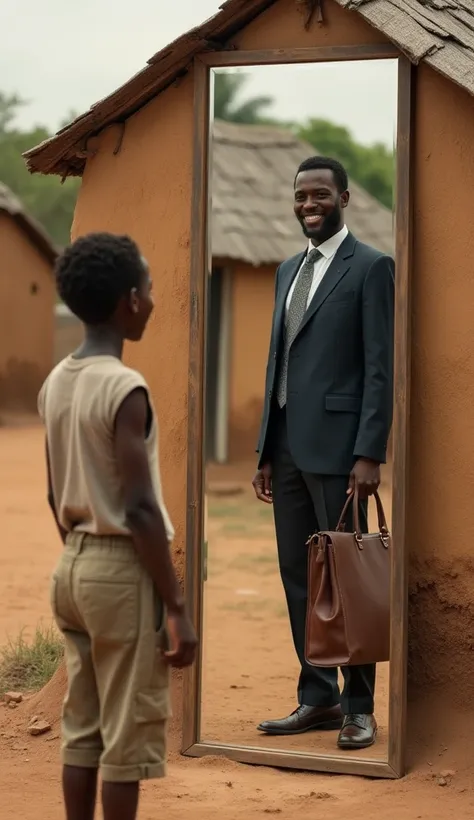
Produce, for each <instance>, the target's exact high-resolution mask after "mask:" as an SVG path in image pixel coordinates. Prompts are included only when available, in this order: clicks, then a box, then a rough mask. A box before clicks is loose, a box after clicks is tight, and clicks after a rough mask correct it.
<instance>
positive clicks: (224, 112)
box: [214, 71, 273, 125]
mask: <svg viewBox="0 0 474 820" xmlns="http://www.w3.org/2000/svg"><path fill="white" fill-rule="evenodd" d="M247 79H248V75H247V74H240V73H237V72H232V73H230V72H228V71H226V72H224V71H216V72H215V73H214V117H215V118H216V120H227V121H228V122H238V123H245V124H246V125H256V124H257V123H261V122H268V119H266V118H265V117H264V116H263V111H264V110H265V109H267V108H268V107H269V106H271V105H272V104H273V99H272V98H271V97H265V96H260V97H252V98H251V99H249V100H244V102H239V100H238V97H239V92H240V91H241V89H242V87H243V86H244V85H245V83H246V82H247Z"/></svg>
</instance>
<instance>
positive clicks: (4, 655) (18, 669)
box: [0, 626, 64, 696]
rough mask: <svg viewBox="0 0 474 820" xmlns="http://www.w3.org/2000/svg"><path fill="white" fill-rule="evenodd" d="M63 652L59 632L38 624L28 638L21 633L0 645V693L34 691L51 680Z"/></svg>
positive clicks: (51, 627)
mask: <svg viewBox="0 0 474 820" xmlns="http://www.w3.org/2000/svg"><path fill="white" fill-rule="evenodd" d="M63 655H64V645H63V641H62V638H61V635H60V634H59V633H58V632H57V630H56V629H55V628H54V627H53V626H50V627H43V626H38V627H37V628H36V632H35V634H34V635H33V638H32V640H31V641H26V640H25V639H24V637H23V633H22V632H21V633H20V635H19V636H18V637H17V638H15V639H10V640H9V641H8V643H7V644H6V645H5V646H3V647H1V648H0V696H2V695H4V694H5V692H11V691H14V692H37V691H39V690H40V689H42V688H43V686H45V684H47V683H48V681H50V680H51V678H52V677H53V675H54V673H55V672H56V670H57V668H58V666H59V664H60V663H61V660H62V658H63Z"/></svg>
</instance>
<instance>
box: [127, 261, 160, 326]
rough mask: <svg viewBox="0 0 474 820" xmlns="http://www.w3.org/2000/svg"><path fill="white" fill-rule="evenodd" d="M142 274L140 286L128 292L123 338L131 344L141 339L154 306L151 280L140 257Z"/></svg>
mask: <svg viewBox="0 0 474 820" xmlns="http://www.w3.org/2000/svg"><path fill="white" fill-rule="evenodd" d="M142 262H143V274H142V277H141V281H140V285H139V287H138V288H134V289H133V290H132V291H131V292H130V297H129V321H128V322H127V329H126V333H125V338H126V339H128V340H129V341H131V342H138V341H140V339H141V338H142V336H143V334H144V332H145V328H146V326H147V324H148V320H149V318H150V316H151V314H152V312H153V308H154V306H155V304H154V301H153V296H152V285H153V283H152V280H151V277H150V271H149V268H148V264H147V262H146V260H145V259H143V257H142Z"/></svg>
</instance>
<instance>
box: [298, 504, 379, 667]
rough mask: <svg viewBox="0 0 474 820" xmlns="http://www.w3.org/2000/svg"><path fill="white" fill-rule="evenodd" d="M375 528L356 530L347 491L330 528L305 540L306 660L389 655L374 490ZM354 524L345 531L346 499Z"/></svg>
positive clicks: (360, 660)
mask: <svg viewBox="0 0 474 820" xmlns="http://www.w3.org/2000/svg"><path fill="white" fill-rule="evenodd" d="M374 498H375V501H376V504H377V514H378V524H379V532H377V533H374V534H370V535H364V534H362V533H361V530H360V522H359V499H358V496H357V493H353V494H352V495H350V496H348V499H347V502H346V504H345V505H344V509H343V511H342V513H341V517H340V519H339V523H338V525H337V528H336V531H335V532H329V531H325V532H318V533H316V534H315V535H313V536H311V538H310V539H309V541H308V545H309V556H308V606H307V613H306V642H305V655H306V660H307V662H308V663H309V664H311V665H312V666H355V665H362V664H366V663H379V662H381V661H387V660H388V659H389V647H390V553H391V538H390V533H389V531H388V529H387V523H386V519H385V514H384V510H383V506H382V502H381V500H380V496H379V495H378V493H376V494H375V495H374ZM351 503H352V506H353V519H354V527H353V531H352V532H345V531H344V529H345V520H346V516H347V512H348V509H349V505H350V504H351Z"/></svg>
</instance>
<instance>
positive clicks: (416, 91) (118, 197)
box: [27, 0, 474, 744]
mask: <svg viewBox="0 0 474 820" xmlns="http://www.w3.org/2000/svg"><path fill="white" fill-rule="evenodd" d="M311 10H313V12H314V13H313V14H312V20H311V21H310V19H309V18H310V17H311V14H310V13H309V12H311ZM302 11H303V14H302V13H301V12H302ZM306 12H308V13H306ZM473 29H474V9H473V6H472V3H471V2H470V0H469V2H468V0H447V2H445V1H444V0H442V1H441V2H438V0H436V2H435V1H434V0H433V1H431V0H423V2H419V0H403V2H400V0H362V1H361V2H359V0H358V2H355V0H324V2H322V3H317V4H315V3H301V2H295V0H246V2H242V0H228V2H227V3H224V5H223V6H222V9H221V11H219V12H218V13H217V14H216V15H215V16H214V17H213V18H212V19H211V20H208V21H207V22H206V23H204V24H203V25H202V26H200V27H198V28H197V29H195V30H193V31H192V32H190V33H188V34H186V35H184V36H183V37H181V38H179V39H178V40H176V41H175V42H174V43H172V44H170V45H169V46H168V47H166V48H165V49H163V50H162V51H160V52H159V53H158V54H156V55H154V56H153V57H151V58H150V59H149V60H148V62H147V64H146V66H145V68H144V69H143V70H142V71H141V72H139V73H138V74H137V75H135V76H134V77H133V78H132V79H131V80H130V81H129V82H128V83H126V84H125V85H124V86H122V87H121V88H120V89H118V90H117V91H115V92H114V93H112V94H111V95H110V96H108V97H107V98H105V99H103V100H101V101H100V102H98V103H96V104H95V105H94V106H93V107H92V108H91V109H90V110H89V111H87V112H86V113H85V114H83V115H82V116H81V117H79V118H78V119H76V120H75V121H74V122H73V123H71V124H70V125H68V126H67V127H66V128H64V129H62V131H61V132H60V133H59V134H58V135H57V136H56V137H54V138H53V139H51V140H49V141H47V142H45V143H43V144H42V145H40V146H38V147H36V148H35V149H33V150H31V151H30V152H28V155H27V162H28V165H29V168H30V170H31V171H33V172H38V173H45V174H58V175H60V176H63V177H64V176H67V175H79V176H82V177H83V182H82V187H81V190H80V194H79V198H78V203H77V209H76V214H75V220H74V235H75V236H77V235H78V234H83V233H85V232H87V231H91V230H97V229H105V230H111V231H115V232H121V231H126V232H129V233H130V234H131V235H133V236H134V237H135V238H136V240H137V241H138V242H139V243H140V245H141V246H142V248H143V249H144V251H145V253H146V255H147V257H148V258H149V259H150V262H151V265H152V269H153V270H154V271H155V291H156V297H157V303H158V305H161V309H160V310H159V313H158V317H157V319H156V321H155V323H154V325H153V327H152V329H151V330H150V332H149V333H148V335H147V337H146V339H145V340H144V342H143V343H142V344H141V345H139V346H138V347H137V348H136V349H134V350H129V351H128V352H127V356H128V360H129V361H130V362H131V363H132V364H133V365H135V366H137V367H139V368H140V369H141V370H142V371H143V373H144V374H145V376H146V378H147V379H148V381H149V383H150V385H151V389H152V391H153V393H154V394H155V398H156V404H157V406H158V409H159V412H160V415H161V424H162V428H163V435H162V460H163V470H164V481H165V486H166V488H167V498H168V502H169V507H170V511H171V513H172V517H173V519H174V521H175V522H176V525H177V541H176V543H177V544H179V545H181V544H183V543H184V535H185V532H184V530H185V522H186V508H185V506H186V504H185V495H184V493H183V487H185V485H186V458H187V443H186V442H187V438H186V433H187V412H188V403H187V400H186V398H187V395H188V381H189V362H188V360H187V358H186V354H185V351H186V350H187V349H188V333H189V320H190V317H192V315H193V314H192V309H191V308H192V305H191V301H190V289H189V274H188V272H189V270H190V264H191V262H192V260H191V258H190V236H191V212H192V211H191V207H192V163H193V139H194V123H193V71H194V62H193V60H194V57H195V56H196V55H199V54H200V53H203V52H209V51H211V50H224V49H226V48H229V47H231V48H232V49H244V50H247V51H252V50H253V51H259V50H261V49H263V48H265V49H274V50H280V49H283V48H289V49H299V48H305V47H315V46H323V45H324V46H326V47H328V48H332V47H335V46H339V47H340V46H349V45H350V46H352V47H353V46H354V45H356V44H357V45H359V46H360V48H361V54H362V53H363V48H364V47H366V46H368V45H370V44H387V43H392V44H394V45H395V46H396V47H397V48H398V49H399V50H400V52H401V53H403V54H404V55H406V56H407V57H408V58H409V59H410V61H411V63H412V64H413V67H414V69H413V108H412V112H411V126H412V128H411V133H412V160H413V177H412V184H411V195H412V202H413V211H414V232H413V240H414V241H413V253H412V260H411V278H412V288H411V312H410V316H411V358H412V367H411V380H410V384H409V385H406V389H407V390H411V412H410V415H409V420H408V423H409V434H410V449H409V482H408V484H409V487H408V496H407V511H406V512H407V520H408V533H409V544H410V550H411V569H410V572H411V578H410V593H411V602H412V609H411V618H410V627H411V632H410V644H411V664H410V678H409V687H410V695H411V697H412V698H416V696H417V693H418V694H420V693H421V697H420V698H419V699H418V705H417V710H416V711H414V712H413V713H412V718H411V720H409V722H408V730H409V732H410V733H412V735H413V734H414V733H417V737H418V738H419V737H421V735H422V734H423V733H424V734H425V735H427V734H428V733H431V735H436V737H438V738H439V740H440V742H441V741H442V742H443V743H445V744H449V738H450V732H453V731H455V728H454V727H455V726H456V725H457V726H459V720H457V721H456V720H454V717H455V715H458V714H460V713H463V712H464V710H469V709H470V707H471V703H472V699H473V695H474V683H473V681H474V654H473V652H472V628H471V616H470V613H471V612H472V608H473V606H474V566H473V563H472V558H471V540H472V535H473V532H472V530H473V526H474V525H473V523H472V500H471V494H472V491H471V486H472V482H471V478H472V474H473V459H472V447H473V444H474V432H473V430H472V423H471V409H470V408H471V407H472V405H473V403H474V355H473V344H474V343H473V340H472V339H473V334H472V315H471V314H472V304H473V302H474V277H473V275H472V259H473V257H474V233H473V231H472V229H471V225H470V221H471V208H470V206H471V201H470V200H471V184H474V154H473V152H472V135H473V133H474V103H473V97H472V95H473V94H474V34H473ZM448 191H449V192H450V195H449V196H448ZM177 350H179V351H180V352H181V353H180V357H179V358H177V356H176V351H177ZM177 561H178V562H182V561H183V555H182V554H181V551H180V554H179V555H178V556H177ZM461 674H462V683H460V681H459V676H460V675H461ZM415 715H417V716H418V719H417V721H416V722H415V717H414V716H415ZM466 720H467V711H466ZM420 721H421V723H420ZM420 727H421V728H420ZM471 735H472V732H471Z"/></svg>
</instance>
